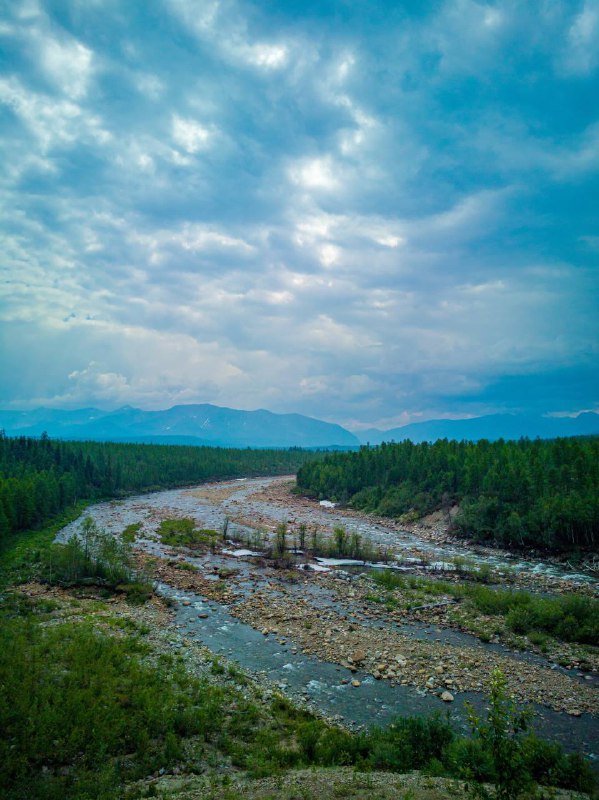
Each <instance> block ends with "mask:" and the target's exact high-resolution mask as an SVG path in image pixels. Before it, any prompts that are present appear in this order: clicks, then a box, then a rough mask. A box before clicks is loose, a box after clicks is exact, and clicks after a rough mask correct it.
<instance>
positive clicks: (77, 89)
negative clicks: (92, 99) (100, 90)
mask: <svg viewBox="0 0 599 800" xmlns="http://www.w3.org/2000/svg"><path fill="white" fill-rule="evenodd" d="M38 46H39V47H40V60H41V64H42V68H43V69H44V72H45V73H46V75H47V76H48V78H49V79H50V80H51V81H52V82H53V83H54V84H55V85H56V86H57V87H58V88H59V89H60V91H61V92H62V93H63V94H65V95H67V96H68V97H70V98H72V99H74V100H78V99H80V98H81V97H83V96H85V94H86V93H87V87H88V83H89V81H90V78H91V75H92V71H93V54H92V51H91V50H90V49H89V48H87V47H85V46H84V45H82V44H81V43H80V42H77V41H74V40H71V41H59V40H58V39H51V38H49V37H47V36H43V37H40V39H39V40H38Z"/></svg>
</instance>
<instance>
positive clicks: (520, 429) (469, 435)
mask: <svg viewBox="0 0 599 800" xmlns="http://www.w3.org/2000/svg"><path fill="white" fill-rule="evenodd" d="M594 434H595V435H596V434H599V414H595V413H593V412H586V413H584V414H579V415H578V416H577V417H543V416H541V415H540V414H539V415H531V414H491V415H489V416H486V417H474V418H473V419H431V420H428V421H427V422H413V423H411V424H410V425H402V426H401V427H400V428H392V429H391V430H388V431H381V430H378V429H376V428H370V429H368V430H365V431H358V432H356V436H357V437H358V439H359V440H360V443H361V444H372V445H375V444H380V443H381V442H392V441H394V442H401V441H403V440H404V439H410V440H411V441H412V442H414V443H415V444H416V443H418V442H434V441H435V440H436V439H458V440H461V439H467V440H469V441H472V442H477V441H478V440H479V439H489V440H490V441H494V440H497V439H520V438H521V437H522V436H527V437H528V438H529V439H536V438H537V437H538V438H540V439H554V438H556V437H558V436H590V435H594Z"/></svg>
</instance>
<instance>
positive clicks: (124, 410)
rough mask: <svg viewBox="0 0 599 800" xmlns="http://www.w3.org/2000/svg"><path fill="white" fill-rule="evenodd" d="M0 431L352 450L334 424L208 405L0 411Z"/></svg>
mask: <svg viewBox="0 0 599 800" xmlns="http://www.w3.org/2000/svg"><path fill="white" fill-rule="evenodd" d="M0 428H3V429H4V430H5V432H6V433H7V435H10V436H21V435H25V436H40V435H41V434H42V433H43V432H46V433H47V434H48V435H49V436H52V437H55V438H60V439H92V440H99V441H130V442H132V441H134V442H140V441H144V442H148V443H161V444H165V443H172V444H195V445H207V446H217V447H323V448H324V447H349V448H351V447H358V446H359V441H358V439H357V437H356V436H354V434H352V433H350V432H349V431H347V430H346V429H345V428H342V427H341V425H336V424H335V423H330V422H324V421H322V420H318V419H315V418H313V417H307V416H304V415H302V414H275V413H274V412H272V411H267V410H266V409H258V410H257V411H243V410H239V409H232V408H227V407H224V406H215V405H211V404H209V403H198V404H193V405H176V406H172V407H171V408H168V409H163V410H159V411H144V410H143V409H139V408H133V407H132V406H123V407H121V408H117V409H114V410H112V411H101V410H100V409H97V408H85V409H73V410H72V411H69V410H67V409H45V408H37V409H33V410H32V411H0Z"/></svg>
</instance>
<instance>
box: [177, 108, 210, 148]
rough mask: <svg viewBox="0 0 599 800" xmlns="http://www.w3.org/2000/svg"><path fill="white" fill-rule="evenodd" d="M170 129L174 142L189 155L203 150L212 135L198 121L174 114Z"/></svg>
mask: <svg viewBox="0 0 599 800" xmlns="http://www.w3.org/2000/svg"><path fill="white" fill-rule="evenodd" d="M172 131H173V139H174V140H175V142H176V143H177V144H178V145H180V146H181V147H182V148H183V149H184V150H185V151H186V152H188V153H190V154H191V155H193V154H195V153H197V152H198V151H200V150H205V149H206V147H207V146H208V145H209V143H210V139H211V136H212V134H211V132H210V130H209V129H208V128H206V127H205V126H204V125H200V123H199V122H196V121H195V120H192V119H183V118H182V117H179V116H176V115H175V116H174V117H173V121H172Z"/></svg>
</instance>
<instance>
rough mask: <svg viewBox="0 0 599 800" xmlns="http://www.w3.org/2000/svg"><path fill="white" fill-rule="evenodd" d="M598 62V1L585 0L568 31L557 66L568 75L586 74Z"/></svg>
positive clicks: (594, 67)
mask: <svg viewBox="0 0 599 800" xmlns="http://www.w3.org/2000/svg"><path fill="white" fill-rule="evenodd" d="M598 64H599V2H597V0H587V2H586V3H585V4H584V7H583V9H582V11H581V12H580V14H578V15H577V16H576V17H575V18H574V21H573V22H572V25H571V26H570V29H569V31H568V35H567V40H566V46H565V48H564V50H563V52H562V54H561V58H560V60H559V66H560V67H561V69H562V70H563V71H564V72H565V73H566V74H570V75H587V74H588V73H590V72H592V71H593V70H594V69H596V67H597V65H598Z"/></svg>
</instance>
